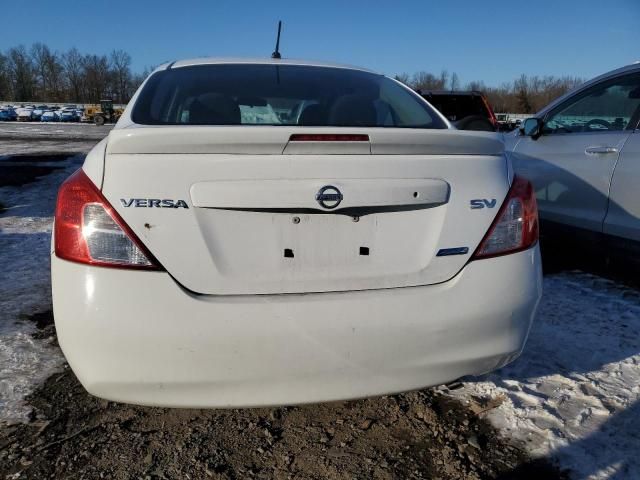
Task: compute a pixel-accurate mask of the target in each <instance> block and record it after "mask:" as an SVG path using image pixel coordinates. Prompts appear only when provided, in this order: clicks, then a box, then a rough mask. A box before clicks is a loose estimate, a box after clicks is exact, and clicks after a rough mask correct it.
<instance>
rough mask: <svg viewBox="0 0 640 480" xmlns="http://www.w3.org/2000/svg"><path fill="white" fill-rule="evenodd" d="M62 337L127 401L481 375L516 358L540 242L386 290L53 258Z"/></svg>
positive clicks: (344, 392) (320, 397) (305, 397)
mask: <svg viewBox="0 0 640 480" xmlns="http://www.w3.org/2000/svg"><path fill="white" fill-rule="evenodd" d="M51 270H52V276H53V304H54V314H55V322H56V329H57V332H58V338H59V342H60V346H61V347H62V350H63V351H64V354H65V356H66V357H67V360H68V361H69V364H70V365H71V367H72V369H73V371H74V372H75V374H76V375H77V376H78V378H79V379H80V381H81V382H82V384H83V385H84V386H85V388H86V389H87V390H88V391H89V392H90V393H92V394H94V395H96V396H99V397H103V398H107V399H110V400H115V401H122V402H128V403H138V404H145V405H159V406H174V407H247V406H264V405H281V404H296V403H307V402H319V401H331V400H340V399H349V398H358V397H365V396H370V395H379V394H386V393H392V392H399V391H405V390H411V389H417V388H421V387H425V386H429V385H436V384H441V383H445V382H447V381H450V380H454V379H456V378H459V377H461V376H464V375H473V374H480V373H484V372H486V371H489V370H492V369H494V368H497V367H499V366H501V365H503V364H505V363H507V362H509V361H510V360H512V359H513V358H515V357H516V356H517V354H518V353H519V352H520V351H521V350H522V348H523V346H524V342H525V340H526V337H527V334H528V331H529V327H530V325H531V321H532V319H533V316H534V314H535V310H536V307H537V305H538V302H539V299H540V296H541V293H542V283H541V268H540V253H539V250H538V248H537V247H536V248H534V249H531V250H528V251H525V252H521V253H517V254H513V255H508V256H504V257H498V258H493V259H487V260H481V261H476V262H472V263H470V264H469V265H467V266H466V267H465V268H464V269H463V270H462V271H461V272H460V273H459V274H458V275H457V276H456V277H455V278H454V279H452V280H450V281H449V282H446V283H442V284H438V285H432V286H425V287H407V288H396V289H388V290H370V291H361V292H346V293H319V294H300V295H297V294H296V295H261V296H260V295H259V296H235V297H231V296H219V297H216V296H199V295H193V294H191V293H188V292H186V291H184V290H183V289H181V288H180V287H179V286H178V285H177V284H176V283H175V282H174V281H173V279H172V278H171V277H170V276H169V275H168V274H167V273H165V272H136V271H126V270H117V269H108V268H98V267H89V266H84V265H80V264H75V263H71V262H67V261H64V260H60V259H58V258H57V257H55V255H54V256H53V257H52V262H51Z"/></svg>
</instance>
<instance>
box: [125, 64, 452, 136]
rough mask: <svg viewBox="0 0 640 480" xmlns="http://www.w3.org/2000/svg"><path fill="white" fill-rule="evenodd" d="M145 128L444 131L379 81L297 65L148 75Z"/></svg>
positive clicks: (418, 105) (427, 111)
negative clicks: (255, 126)
mask: <svg viewBox="0 0 640 480" xmlns="http://www.w3.org/2000/svg"><path fill="white" fill-rule="evenodd" d="M132 119H133V121H134V122H135V123H138V124H143V125H307V126H344V127H406V128H446V125H445V124H444V122H443V121H442V120H441V119H440V118H439V117H438V115H437V114H436V113H435V112H434V111H433V110H432V109H431V108H430V107H429V106H428V105H427V104H425V103H424V102H423V101H422V100H421V99H420V98H419V97H418V96H417V95H416V94H414V93H412V92H410V91H409V90H407V89H405V88H403V87H402V86H400V85H398V84H397V83H396V82H394V81H392V80H390V79H388V78H386V77H384V76H382V75H377V74H373V73H368V72H362V71H357V70H349V69H344V68H327V67H313V66H299V65H241V64H226V65H198V66H192V67H180V68H175V69H171V70H163V71H160V72H156V73H154V74H153V75H152V76H151V78H150V79H149V80H148V82H147V83H146V84H145V86H144V88H143V89H142V92H141V93H140V96H139V97H138V100H137V101H136V104H135V105H134V107H133V112H132Z"/></svg>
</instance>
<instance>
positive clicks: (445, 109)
mask: <svg viewBox="0 0 640 480" xmlns="http://www.w3.org/2000/svg"><path fill="white" fill-rule="evenodd" d="M419 93H420V95H422V96H423V97H424V98H425V99H426V100H427V101H428V102H429V103H430V104H431V105H433V106H434V107H436V108H437V109H438V110H439V111H440V113H442V114H443V115H444V116H445V117H447V119H448V120H449V121H451V122H452V123H453V124H454V125H455V126H456V128H458V129H460V130H479V131H487V132H495V131H496V130H497V129H498V120H497V119H496V116H495V114H494V113H493V109H492V108H491V105H489V102H488V101H487V99H486V97H485V96H484V94H483V93H482V92H477V91H468V92H463V91H454V90H451V91H439V90H434V91H421V92H419Z"/></svg>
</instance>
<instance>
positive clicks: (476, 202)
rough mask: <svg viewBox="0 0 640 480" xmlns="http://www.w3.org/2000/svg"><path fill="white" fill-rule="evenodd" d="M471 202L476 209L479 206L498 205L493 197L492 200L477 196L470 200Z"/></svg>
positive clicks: (492, 206)
mask: <svg viewBox="0 0 640 480" xmlns="http://www.w3.org/2000/svg"><path fill="white" fill-rule="evenodd" d="M469 204H470V206H471V208H472V209H474V210H476V209H478V208H494V207H495V206H496V199H495V198H492V199H491V200H487V199H486V198H475V199H473V200H470V201H469Z"/></svg>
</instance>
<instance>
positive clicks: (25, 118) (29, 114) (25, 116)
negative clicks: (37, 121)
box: [16, 107, 33, 122]
mask: <svg viewBox="0 0 640 480" xmlns="http://www.w3.org/2000/svg"><path fill="white" fill-rule="evenodd" d="M16 114H17V115H18V118H17V120H18V121H19V122H30V121H31V120H33V108H29V107H24V108H19V109H18V110H16Z"/></svg>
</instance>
